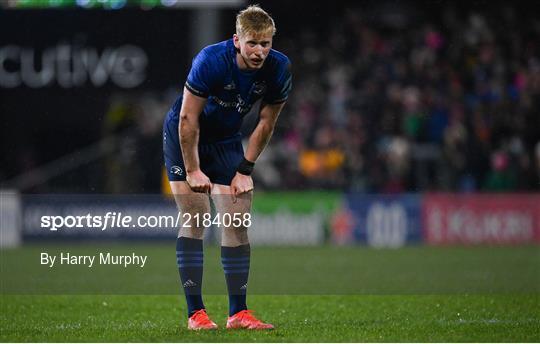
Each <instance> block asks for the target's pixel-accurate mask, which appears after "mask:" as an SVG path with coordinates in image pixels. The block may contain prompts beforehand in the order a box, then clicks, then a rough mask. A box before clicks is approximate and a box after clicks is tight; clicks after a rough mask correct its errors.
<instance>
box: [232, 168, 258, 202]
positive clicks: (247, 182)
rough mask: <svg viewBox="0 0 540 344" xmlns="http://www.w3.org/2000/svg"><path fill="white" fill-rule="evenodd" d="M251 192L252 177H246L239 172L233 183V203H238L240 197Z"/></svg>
mask: <svg viewBox="0 0 540 344" xmlns="http://www.w3.org/2000/svg"><path fill="white" fill-rule="evenodd" d="M251 190H253V179H252V178H251V176H246V175H245V174H241V173H238V172H237V173H236V176H234V178H233V180H232V181H231V196H232V199H233V203H236V198H237V197H238V195H241V194H243V193H248V192H250V191H251Z"/></svg>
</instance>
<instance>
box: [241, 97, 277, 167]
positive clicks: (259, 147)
mask: <svg viewBox="0 0 540 344" xmlns="http://www.w3.org/2000/svg"><path fill="white" fill-rule="evenodd" d="M284 105H285V102H283V103H279V104H263V106H262V108H261V111H260V120H259V123H258V124H257V126H256V127H255V130H254V131H253V133H252V134H251V136H250V137H249V142H248V146H247V149H246V154H245V158H246V160H248V161H250V162H253V163H254V162H255V161H257V159H258V158H259V156H260V155H261V153H262V151H263V150H264V148H266V145H267V144H268V141H270V138H271V137H272V133H273V132H274V128H275V126H276V122H277V119H278V117H279V114H280V112H281V110H282V109H283V106H284Z"/></svg>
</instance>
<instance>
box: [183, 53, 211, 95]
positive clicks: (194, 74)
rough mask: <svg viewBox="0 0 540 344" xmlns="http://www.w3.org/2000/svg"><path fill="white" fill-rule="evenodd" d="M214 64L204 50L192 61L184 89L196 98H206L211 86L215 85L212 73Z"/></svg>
mask: <svg viewBox="0 0 540 344" xmlns="http://www.w3.org/2000/svg"><path fill="white" fill-rule="evenodd" d="M213 67H214V68H215V64H214V63H213V62H212V55H211V54H209V53H208V52H207V51H205V50H204V49H203V50H202V51H201V52H200V53H199V54H198V55H197V56H196V57H195V58H194V59H193V62H192V64H191V70H190V71H189V74H188V77H187V80H186V83H185V87H186V88H187V89H188V91H190V92H191V93H193V94H194V95H196V96H199V97H203V98H208V96H209V95H210V90H211V89H212V85H214V84H215V82H216V81H215V76H216V73H215V72H213V71H212V68H213Z"/></svg>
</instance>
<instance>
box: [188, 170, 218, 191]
mask: <svg viewBox="0 0 540 344" xmlns="http://www.w3.org/2000/svg"><path fill="white" fill-rule="evenodd" d="M186 181H187V183H188V185H189V187H190V188H191V190H193V191H194V192H202V193H207V194H209V193H210V192H211V191H212V183H211V182H210V178H208V177H207V176H206V174H204V172H203V171H201V170H195V171H193V172H188V173H187V175H186Z"/></svg>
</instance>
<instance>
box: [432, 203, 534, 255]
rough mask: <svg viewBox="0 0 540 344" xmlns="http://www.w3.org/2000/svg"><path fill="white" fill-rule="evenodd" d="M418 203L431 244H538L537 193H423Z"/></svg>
mask: <svg viewBox="0 0 540 344" xmlns="http://www.w3.org/2000/svg"><path fill="white" fill-rule="evenodd" d="M422 203H423V204H422V227H423V230H424V238H425V241H426V243H428V244H431V245H448V244H471V245H474V244H523V243H532V242H537V243H539V242H540V195H539V194H536V195H524V194H523V195H518V194H482V195H479V194H470V195H463V194H426V195H424V199H423V202H422Z"/></svg>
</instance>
